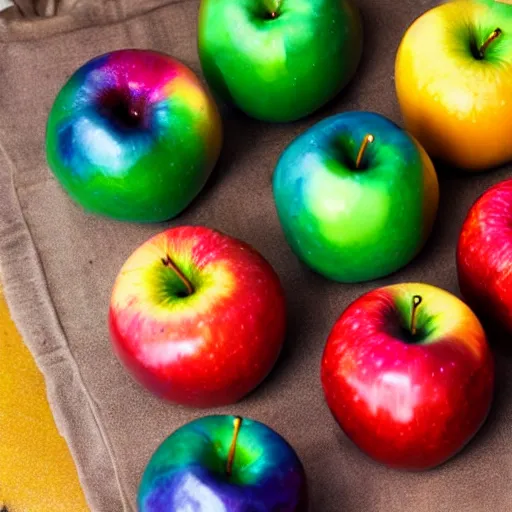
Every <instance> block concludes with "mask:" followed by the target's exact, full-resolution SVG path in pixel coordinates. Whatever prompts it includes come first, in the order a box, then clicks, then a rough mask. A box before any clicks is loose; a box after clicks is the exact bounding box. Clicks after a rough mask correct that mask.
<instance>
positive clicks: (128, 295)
mask: <svg viewBox="0 0 512 512" xmlns="http://www.w3.org/2000/svg"><path fill="white" fill-rule="evenodd" d="M109 327H110V334H111V339H112V343H113V347H114V350H115V352H116V354H117V355H118V357H119V359H120V360H121V361H122V362H123V363H124V365H125V366H126V368H127V369H128V370H129V372H130V373H131V374H132V375H133V377H134V378H135V379H136V380H137V381H139V382H140V383H141V384H142V385H143V386H145V387H146V388H147V389H149V390H150V391H152V392H153V393H155V394H157V395H159V396H160V397H162V398H165V399H167V400H170V401H172V402H175V403H179V404H183V405H188V406H193V407H214V406H220V405H227V404H231V403H234V402H237V401H238V400H240V399H242V398H243V397H244V396H245V395H247V394H248V393H249V392H250V391H252V390H253V389H254V388H255V387H256V386H258V385H259V384H260V383H261V382H262V381H263V380H264V379H265V377H266V376H267V375H268V373H269V372H270V371H271V369H272V367H273V366H274V364H275V362H276V360H277V358H278V355H279V353H280V351H281V348H282V344H283V339H284V334H285V299H284V293H283V290H282V287H281V284H280V281H279V278H278V276H277V274H276V273H275V272H274V270H273V268H272V267H271V265H270V264H269V263H268V262H267V261H266V260H265V259H264V258H263V257H262V256H261V255H260V254H259V253H258V252H257V251H256V250H255V249H253V248H252V247H250V246H249V245H247V244H246V243H244V242H242V241H240V240H237V239H235V238H233V237H230V236H228V235H226V234H223V233H220V232H218V231H215V230H212V229H209V228H206V227H200V226H198V227H192V226H185V227H176V228H171V229H168V230H167V231H164V232H162V233H160V234H158V235H156V236H154V237H153V238H151V239H150V240H149V241H147V242H146V243H144V244H143V245H142V246H140V247H139V248H138V249H137V250H136V251H135V252H134V253H133V254H132V255H131V256H130V257H129V258H128V260H127V261H126V263H125V264H124V265H123V267H122V268H121V271H120V272H119V275H118V277H117V279H116V282H115V285H114V288H113V291H112V297H111V304H110V313H109Z"/></svg>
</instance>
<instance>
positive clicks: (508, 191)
mask: <svg viewBox="0 0 512 512" xmlns="http://www.w3.org/2000/svg"><path fill="white" fill-rule="evenodd" d="M511 219H512V180H511V179H508V180H505V181H502V182H500V183H497V184H496V185H494V186H492V187H490V188H489V189H487V190H486V191H485V192H484V193H483V194H482V195H481V196H480V197H479V198H478V199H477V200H476V201H475V202H474V204H473V205H472V207H471V208H470V210H469V212H468V214H467V216H466V218H465V220H464V223H463V225H462V229H461V232H460V235H459V241H458V244H457V274H458V279H459V287H460V291H461V293H462V295H463V297H464V300H465V301H466V302H467V303H468V304H469V305H470V306H471V307H472V308H473V309H474V311H475V312H476V313H478V314H479V315H484V316H485V317H486V318H487V319H489V320H493V321H495V322H498V323H499V324H500V325H501V326H502V327H504V328H505V329H506V330H508V331H509V332H512V273H511V270H512V223H511ZM482 320H483V316H482Z"/></svg>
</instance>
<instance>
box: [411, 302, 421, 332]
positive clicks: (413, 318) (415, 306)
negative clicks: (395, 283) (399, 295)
mask: <svg viewBox="0 0 512 512" xmlns="http://www.w3.org/2000/svg"><path fill="white" fill-rule="evenodd" d="M422 300H423V299H422V298H421V297H420V296H419V295H414V297H413V298H412V312H411V333H412V335H413V336H414V335H415V334H416V310H417V309H418V306H419V305H420V304H421V301H422Z"/></svg>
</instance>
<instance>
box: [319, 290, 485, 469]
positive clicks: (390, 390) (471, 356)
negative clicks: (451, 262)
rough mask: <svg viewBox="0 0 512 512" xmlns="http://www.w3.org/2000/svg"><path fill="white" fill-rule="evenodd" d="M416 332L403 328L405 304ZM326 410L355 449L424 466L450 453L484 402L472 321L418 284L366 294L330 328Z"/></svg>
mask: <svg viewBox="0 0 512 512" xmlns="http://www.w3.org/2000/svg"><path fill="white" fill-rule="evenodd" d="M416 294H417V295H419V296H421V297H422V299H423V302H422V303H421V304H420V306H419V307H418V309H417V310H416V311H417V313H416V315H417V316H416V318H417V332H416V336H413V335H412V334H411V332H410V331H409V325H410V317H411V309H412V299H413V296H414V295H416ZM321 380H322V386H323V390H324V393H325V398H326V401H327V404H328V406H329V408H330V410H331V412H332V414H333V416H334V418H335V419H336V421H337V422H338V424H339V426H340V427H341V428H342V430H343V431H344V432H345V434H346V435H347V436H348V438H349V439H351V440H352V441H353V442H354V443H355V445H356V446H358V447H359V448H360V449H361V450H362V451H363V452H364V453H366V454H367V455H368V456H370V457H371V458H372V459H374V460H376V461H378V462H380V463H383V464H385V465H386V466H388V467H391V468H396V469H405V470H417V471H418V470H426V469H430V468H433V467H435V466H438V465H440V464H442V463H444V462H445V461H447V460H448V459H450V458H451V457H453V456H454V455H455V454H456V453H458V452H459V451H460V450H461V449H462V448H463V447H464V446H465V445H466V444H467V443H468V442H469V441H470V440H471V439H472V438H473V436H474V435H475V434H476V432H477V431H478V430H479V428H480V427H481V425H482V424H483V422H484V421H485V419H486V418H487V415H488V412H489V409H490V407H491V404H492V397H493V388H494V359H493V356H492V354H491V351H490V348H489V345H488V343H487V340H486V335H485V333H484V330H483V328H482V326H481V325H480V322H479V321H478V319H477V317H476V316H475V315H474V313H473V312H472V311H471V310H470V309H469V307H468V306H467V305H466V304H465V303H463V302H462V301H461V300H460V299H458V298H457V297H455V296H454V295H452V294H450V293H449V292H447V291H445V290H442V289H439V288H436V287H434V286H431V285H427V284H423V283H403V284H396V285H390V286H385V287H381V288H377V289H374V290H372V291H370V292H368V293H366V294H364V295H362V296H361V297H359V298H358V299H356V300H355V301H353V302H352V303H351V304H350V305H349V306H348V307H347V309H346V310H345V311H344V312H343V314H342V315H341V316H340V317H339V319H338V320H337V321H336V323H335V325H334V327H333V329H332V330H331V332H330V334H329V337H328V340H327V343H326V346H325V349H324V353H323V357H322V362H321Z"/></svg>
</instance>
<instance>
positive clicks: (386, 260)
mask: <svg viewBox="0 0 512 512" xmlns="http://www.w3.org/2000/svg"><path fill="white" fill-rule="evenodd" d="M367 134H372V135H374V137H375V139H374V142H373V143H371V144H369V145H368V146H367V149H366V152H365V154H364V157H363V160H362V164H361V166H360V168H359V169H356V168H355V161H356V158H357V154H358V152H359V148H360V146H361V143H362V141H363V139H364V137H365V136H366V135H367ZM273 193H274V199H275V205H276V210H277V215H278V217H279V221H280V223H281V226H282V228H283V231H284V235H285V237H286V240H287V241H288V243H289V244H290V246H291V248H292V250H293V251H294V252H295V254H296V255H297V256H298V257H299V258H300V259H301V260H302V261H303V262H304V263H305V264H306V265H308V266H309V267H310V268H312V269H313V270H314V271H316V272H318V273H319V274H322V275H323V276H325V277H327V278H329V279H332V280H335V281H341V282H346V283H348V282H361V281H369V280H372V279H377V278H380V277H383V276H386V275H388V274H390V273H392V272H394V271H397V270H398V269H400V268H401V267H403V266H404V265H406V264H407V263H409V262H410V261H411V260H412V259H413V258H414V257H415V256H416V255H417V254H418V252H419V251H420V250H421V249H422V247H423V246H424V244H425V242H426V240H427V238H428V236H429V235H430V232H431V230H432V226H433V224H434V220H435V217H436V214H437V209H438V203H439V185H438V181H437V175H436V172H435V169H434V167H433V165H432V162H431V161H430V159H429V157H428V155H427V154H426V153H425V151H424V150H423V149H422V148H421V146H420V145H419V144H418V143H417V142H416V141H415V140H414V138H413V137H411V136H409V135H408V134H407V133H406V132H405V131H403V130H402V129H401V128H400V127H398V126H397V125H396V124H394V123H393V122H392V121H390V120H389V119H387V118H385V117H383V116H382V115H380V114H377V113H373V112H347V113H343V114H338V115H335V116H332V117H328V118H326V119H324V120H322V121H320V122H319V123H317V124H316V125H314V126H313V127H311V128H309V129H308V130H306V131H305V132H303V133H302V134H301V135H299V136H298V137H297V138H296V139H294V140H293V141H292V142H291V143H290V144H289V145H288V147H287V148H285V150H284V151H283V153H282V154H281V156H280V158H279V160H278V163H277V165H276V168H275V171H274V176H273Z"/></svg>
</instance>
